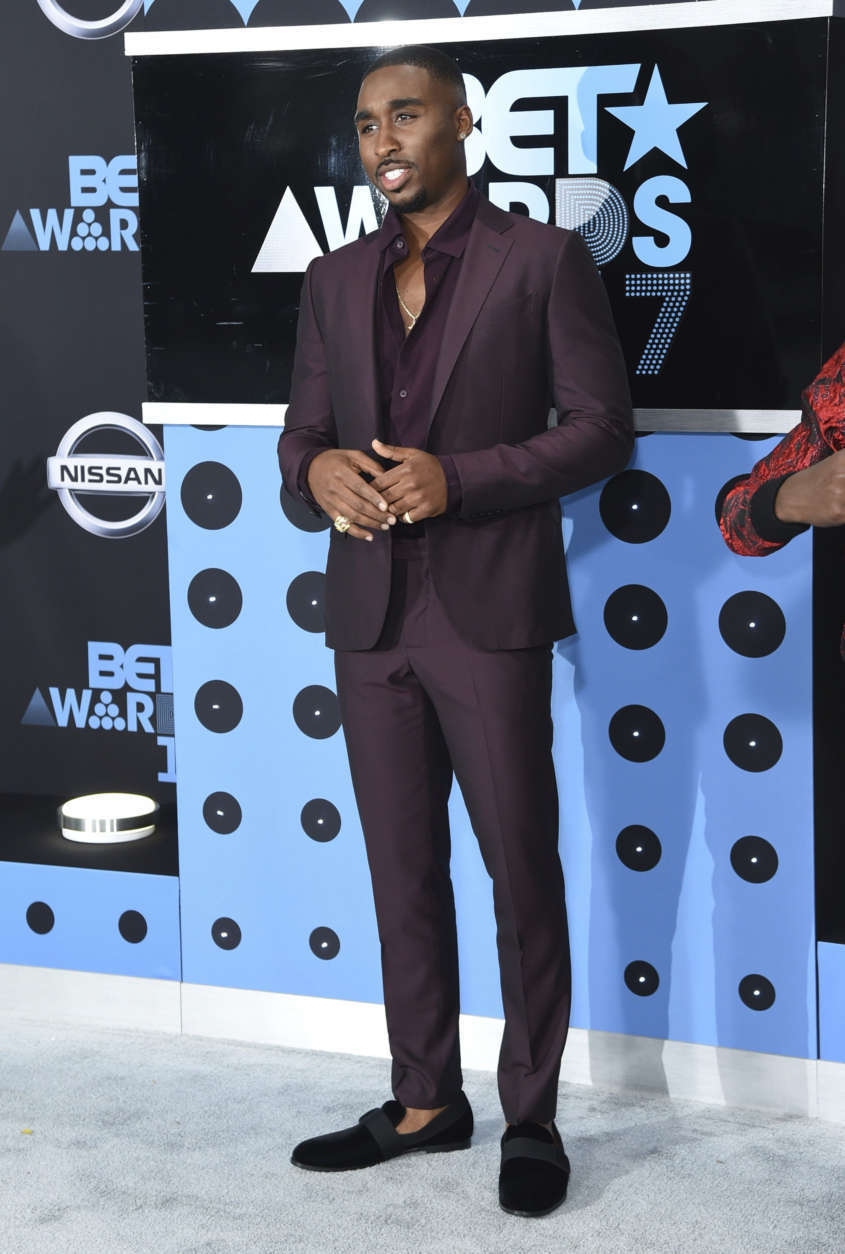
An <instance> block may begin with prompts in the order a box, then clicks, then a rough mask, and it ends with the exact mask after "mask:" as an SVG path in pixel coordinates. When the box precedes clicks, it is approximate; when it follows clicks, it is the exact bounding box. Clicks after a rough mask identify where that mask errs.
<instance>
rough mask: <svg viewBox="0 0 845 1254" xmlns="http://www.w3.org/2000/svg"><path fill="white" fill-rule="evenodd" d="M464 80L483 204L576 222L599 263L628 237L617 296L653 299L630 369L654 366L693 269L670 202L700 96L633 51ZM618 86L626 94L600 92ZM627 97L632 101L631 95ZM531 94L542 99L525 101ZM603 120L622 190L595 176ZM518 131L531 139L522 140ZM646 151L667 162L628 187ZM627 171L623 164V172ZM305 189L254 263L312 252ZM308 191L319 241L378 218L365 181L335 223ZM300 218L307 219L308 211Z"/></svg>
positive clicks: (373, 224) (293, 260)
mask: <svg viewBox="0 0 845 1254" xmlns="http://www.w3.org/2000/svg"><path fill="white" fill-rule="evenodd" d="M464 83H465V84H466V92H467V102H468V104H469V107H470V109H471V110H472V116H473V119H474V121H475V126H474V128H473V130H472V133H471V134H470V136H469V137H468V139H467V143H466V154H467V169H468V171H469V173H470V175H473V174H477V173H478V172H479V170H481V169H482V167H484V166H485V165H486V167H487V169H488V171H489V172H490V175H491V177H490V181H489V182H488V184H487V195H488V196H489V198H490V200H492V201H493V203H494V204H496V205H498V206H499V207H500V208H501V209H505V210H513V209H517V210H518V211H521V212H527V213H528V215H529V216H530V217H532V218H536V219H537V220H538V221H540V222H554V223H555V225H557V226H560V227H565V228H566V229H568V230H571V231H578V233H579V234H580V235H581V236H582V237H583V239H584V241H585V243H586V244H587V246H588V247H589V249H590V252H591V253H592V255H593V259H594V261H595V262H596V265H597V266H599V267H605V266H608V265H610V264H611V263H612V262H613V261H615V260H616V258H617V257H619V255H620V254H621V253H622V252H623V250H624V249H625V248H626V247H627V245H628V244H629V242H630V246H631V250H632V252H633V254H634V257H635V258H636V260H637V262H639V263H640V265H642V266H644V267H646V268H645V269H643V270H633V271H631V272H630V273H626V274H625V276H624V280H625V283H624V290H625V295H626V297H628V298H630V299H632V300H636V299H643V300H653V301H656V302H657V314H656V318H655V321H654V324H653V326H652V329H651V333H650V334H649V336H648V339H647V341H646V343H645V346H644V348H643V351H642V355H641V357H640V360H639V362H638V363H637V366H636V373H637V374H639V375H651V376H654V375H657V374H659V373H660V370H661V368H662V366H663V362H664V361H665V359H666V355H667V353H668V352H669V349H670V346H671V344H672V341H673V339H674V336H675V333H676V331H677V329H678V326H679V324H680V321H681V318H682V317H683V313H684V310H685V308H686V306H687V304H688V301H689V299H690V295H691V292H692V279H693V276H692V275H691V274H690V273H689V272H688V271H681V270H677V269H675V268H674V267H677V266H681V265H683V263H684V261H686V258H687V256H688V255H689V252H690V249H691V247H692V231H691V229H690V226H689V223H688V222H687V220H686V218H685V217H684V214H683V210H682V209H680V211H679V207H682V206H685V205H689V204H691V203H692V192H691V190H690V187H689V185H688V183H687V181H686V178H685V177H684V178H681V177H680V176H679V173H678V172H679V171H680V173H683V174H685V172H686V169H687V161H686V156H685V154H684V150H683V146H682V142H681V131H682V128H683V127H685V126H686V125H687V123H690V122H691V121H692V120H693V119H695V118H696V116H697V115H698V114H700V113H701V112H702V110H703V109H706V108H707V101H704V100H696V101H683V102H675V101H670V100H669V98H668V97H667V95H666V90H665V87H664V84H663V78H662V76H661V73H660V67H659V66H658V65H651V66H649V65H643V64H642V63H641V62H633V63H631V64H624V65H588V66H555V67H553V68H550V69H525V70H519V69H517V70H509V71H508V72H507V73H505V74H501V75H500V76H499V77H498V78H497V79H495V81H494V82H493V83H492V84H491V85H490V87H489V88H487V89H485V87H484V86H483V84H482V83H481V82H480V81H479V79H477V78H476V77H475V76H474V75H472V74H465V75H464ZM638 89H639V90H638ZM620 96H621V97H622V98H623V99H624V98H625V97H626V96H627V97H629V98H632V103H630V104H624V105H619V104H614V105H610V104H605V103H604V102H603V98H605V99H607V98H609V97H614V98H615V99H618V98H619V97H620ZM551 99H565V100H566V105H567V107H566V111H565V114H564V115H563V116H565V118H566V122H565V124H564V126H565V132H566V133H565V135H561V136H558V135H556V133H555V123H556V119H557V118H558V117H559V116H561V115H559V114H558V113H557V112H555V111H552V110H550V109H549V108H548V107H547V105H548V101H549V100H551ZM637 99H639V100H641V102H642V103H639V104H638V103H634V102H633V101H636V100H637ZM532 102H536V103H537V104H538V105H539V104H540V103H541V102H543V107H538V108H527V107H526V106H527V105H529V104H531V103H532ZM610 119H613V120H612V121H610ZM608 126H612V127H619V128H622V132H621V133H622V135H624V136H626V137H627V143H625V151H626V156H625V160H624V167H623V169H622V171H620V172H619V173H622V174H625V175H626V179H625V184H626V192H627V199H626V196H625V195H623V194H622V192H621V191H620V190H619V188H618V187H616V186H614V184H613V183H612V182H609V181H608V179H607V178H605V177H600V175H599V151H598V150H599V136H600V133H606V128H607V127H608ZM526 139H530V140H533V141H534V142H533V143H530V144H527V145H526V144H525V143H524V142H522V141H524V140H526ZM515 141H516V142H515ZM561 141H564V142H563V143H562V142H561ZM564 148H565V151H566V154H567V156H566V168H565V169H558V168H557V165H556V152H559V151H561V149H564ZM654 152H657V153H659V154H662V156H663V158H665V160H666V167H667V168H666V172H665V173H659V174H654V175H651V176H650V177H648V178H641V179H639V180H638V181H636V182H635V186H634V188H633V190H631V189H630V180H631V179H634V180H637V169H636V167H637V164H638V162H640V161H641V159H642V158H643V157H645V156H648V155H649V154H650V153H654ZM640 168H642V167H640ZM629 170H634V173H633V174H632V175H628V174H627V172H628V171H629ZM602 173H603V174H606V173H608V172H607V171H606V170H603V171H602ZM497 174H498V175H499V176H504V177H497ZM612 177H616V175H612ZM310 195H311V193H310V190H306V191H305V193H304V199H302V204H300V203H299V202H298V201H297V199H296V197H295V196H294V193H293V191H292V190H291V188H290V187H288V188H286V189H285V191H284V194H283V196H282V198H281V202H280V204H279V207H278V209H277V210H276V213H275V215H274V217H273V220H272V222H271V223H270V226H269V229H268V232H267V235H266V237H265V239H264V242H263V244H262V246H261V249H260V250H259V253H258V256H257V257H256V259H255V261H254V263H253V267H252V269H253V272H254V273H255V272H258V273H262V272H264V273H274V272H275V273H279V272H289V273H290V272H297V271H302V270H304V269H305V268H306V266H307V265H308V264H309V262H311V261H312V260H313V259H314V258H315V257H319V256H321V255H322V254H323V251H324V250H323V248H322V247H321V245H320V241H319V240H318V239H317V236H316V235H315V233H314V231H313V230H312V229H311V226H310V225H309V220H308V218H307V217H306V214H305V212H303V205H304V206H305V209H306V210H311V209H312V206H311V205H310V204H309V203H308V202H309V201H310ZM313 195H314V198H315V201H316V208H317V215H318V216H319V219H320V221H321V223H322V228H323V235H324V237H325V240H326V243H327V245H328V250H329V251H332V250H334V249H335V248H340V247H341V245H343V244H347V243H350V242H351V241H352V240H355V239H357V238H358V236H359V235H360V234H361V233H362V232H365V233H366V232H368V231H372V230H375V229H376V228H377V226H378V216H379V208H380V206H379V203H378V199H377V198H376V197H375V196H374V195H373V194H371V192H370V189H369V188H368V187H366V186H358V187H354V188H353V189H352V199H351V202H350V208H349V212H348V215H347V218H346V221H345V222H344V221H343V220H342V217H341V213H340V210H339V205H338V198H337V193H336V190H335V189H334V188H332V187H315V188H314V189H313ZM300 197H301V198H302V197H303V193H300ZM311 220H312V221H315V220H316V219H315V217H314V215H313V213H312V217H311Z"/></svg>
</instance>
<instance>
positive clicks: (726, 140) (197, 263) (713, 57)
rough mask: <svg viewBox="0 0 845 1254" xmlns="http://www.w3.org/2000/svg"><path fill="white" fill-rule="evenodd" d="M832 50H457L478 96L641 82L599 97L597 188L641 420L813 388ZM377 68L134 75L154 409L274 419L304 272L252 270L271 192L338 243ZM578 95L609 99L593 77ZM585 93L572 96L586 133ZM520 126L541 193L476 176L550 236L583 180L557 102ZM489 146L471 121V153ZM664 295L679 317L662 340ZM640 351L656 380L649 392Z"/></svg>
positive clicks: (492, 172) (333, 62)
mask: <svg viewBox="0 0 845 1254" xmlns="http://www.w3.org/2000/svg"><path fill="white" fill-rule="evenodd" d="M827 39H828V22H827V21H826V20H824V19H819V20H818V21H802V22H795V23H792V22H778V23H772V24H770V25H768V26H763V25H749V26H738V27H737V26H733V27H727V28H719V27H716V28H709V29H708V28H703V29H694V30H677V31H658V32H646V33H643V32H637V33H623V34H608V35H596V36H590V37H587V38H584V39H579V40H577V41H576V40H572V39H548V38H547V39H542V40H532V39H521V40H514V41H497V42H495V43H489V44H488V43H479V44H474V45H452V46H451V51H452V52H453V53H455V54H456V55H457V56H458V58H459V60H460V64H461V67H462V69H463V70H464V72H465V73H467V74H470V75H473V76H475V77H476V78H477V79H479V80H480V82H481V84H482V85H483V87H484V89H485V91H489V90H490V88H491V87H492V86H493V84H494V83H495V82H496V81H497V80H499V79H500V78H501V76H502V75H503V74H505V73H506V72H508V71H510V70H515V69H521V70H531V69H548V68H549V67H608V66H622V65H632V66H635V67H636V66H638V67H639V70H638V71H636V72H635V74H634V85H633V89H629V90H626V91H625V92H618V91H617V92H616V93H615V94H613V93H610V94H601V95H600V96H599V97H598V101H597V109H596V116H597V160H596V164H597V169H596V171H595V175H594V177H597V178H599V179H602V180H605V181H606V182H607V183H609V184H611V185H612V186H613V188H615V189H617V192H618V193H619V195H620V197H621V200H622V201H623V202H624V205H625V206H626V208H627V212H628V214H629V220H630V227H629V230H628V233H627V241H626V242H625V244H624V247H622V249H621V251H619V252H618V254H617V255H616V256H613V257H612V259H610V260H609V261H608V262H607V263H606V264H605V265H604V266H603V272H604V277H605V280H606V283H607V286H608V290H609V292H610V296H611V300H612V302H613V306H614V310H615V314H616V318H617V322H618V325H619V329H620V334H621V336H622V339H623V344H624V346H625V349H626V356H627V358H628V362H629V366H630V369H631V372H632V377H633V386H634V396H635V403H636V404H637V405H639V406H642V407H657V408H683V407H692V408H709V407H713V408H795V407H796V404H797V397H798V393H799V391H800V388H801V387H802V386H803V385H804V384H805V383H806V381H807V380H808V379H809V378H812V377H813V375H814V374H815V372H816V370H817V369H818V365H819V363H820V352H821V277H820V276H821V233H820V223H821V218H822V195H823V189H822V171H823V129H824V128H823V118H824V108H825V62H826V55H827ZM374 54H375V51H374V50H372V49H370V50H368V49H356V50H346V51H343V52H338V51H337V50H336V49H335V50H326V51H307V52H294V53H265V54H261V55H245V54H226V55H215V56H184V57H179V56H167V57H148V58H141V59H139V60H138V61H137V62H136V63H135V65H134V89H135V98H136V122H137V136H138V150H139V160H140V162H141V173H142V178H141V197H142V199H141V230H142V253H143V266H144V284H145V309H146V336H147V352H148V367H147V370H148V396H149V398H150V399H152V400H168V401H231V402H272V401H275V402H279V401H280V402H284V401H286V400H287V398H288V389H289V382H290V369H291V359H292V350H293V339H294V328H295V322H296V309H297V302H298V296H299V289H300V284H301V278H302V273H301V271H302V269H304V264H303V266H302V267H301V268H300V269H299V271H296V270H295V269H293V268H292V269H291V270H290V271H288V272H286V273H253V265H254V263H255V261H256V258H257V255H258V253H259V251H260V249H261V248H262V244H263V241H264V240H265V237H266V236H267V234H268V230H269V227H270V224H271V222H272V220H273V218H274V215H275V214H276V211H277V209H278V207H279V205H280V201H281V200H282V197H283V195H284V194H285V193H286V191H287V189H290V194H291V195H292V197H293V198H294V200H295V202H296V206H297V207H298V210H301V215H302V217H303V218H304V220H305V221H306V222H307V227H308V229H309V230H310V231H311V232H313V236H314V238H315V239H316V241H317V244H318V245H319V249H320V250H321V251H325V249H326V248H327V235H326V228H325V227H324V225H323V218H322V216H321V211H320V208H319V205H318V201H317V196H316V194H315V188H316V187H320V186H323V187H328V188H331V189H334V194H336V196H337V207H338V209H339V211H340V219H341V222H342V223H343V224H345V222H346V218H347V214H348V212H349V206H350V199H351V197H352V189H353V187H354V186H356V185H360V184H363V183H364V182H365V179H364V175H363V172H362V170H361V168H360V165H359V162H358V158H357V150H356V144H355V138H354V133H353V130H352V126H351V121H350V118H351V113H352V111H353V103H354V100H355V97H356V94H357V88H358V84H359V81H360V78H361V73H362V70H363V68H364V67H365V66H366V64H367V63H368V61H369V60H370V59H371V58H372V56H373V55H374ZM602 75H604V77H602ZM593 76H594V78H595V81H600V82H602V83H604V82H606V81H607V75H606V70H604V69H600V68H596V70H595V71H594V72H593ZM590 82H591V76H590V75H587V76H585V78H584V79H583V80H582V86H583V84H587V87H588V91H587V93H586V97H585V99H581V97H580V96H579V99H580V100H581V105H582V111H583V112H584V117H585V119H588V118H589V116H592V115H590V108H591V107H592V106H591V103H590V91H589V85H590ZM787 85H788V89H787ZM602 90H603V91H604V90H605V89H602ZM579 92H580V88H579ZM651 93H655V95H652V94H651ZM661 93H665V96H663V98H662V99H661ZM221 100H225V101H226V108H225V110H222V109H220V107H219V102H220V101H221ZM585 101H586V102H585ZM649 101H651V107H650V108H649V107H648V106H649ZM655 101H656V103H655ZM679 104H682V105H687V106H689V108H690V116H689V117H686V118H685V119H684V120H682V121H679V120H678V119H679V116H683V115H679V114H678V113H671V110H672V109H673V108H675V107H676V106H677V105H679ZM693 105H701V106H702V107H701V108H698V109H695V110H693V109H692V106H693ZM631 106H643V108H641V109H640V111H639V112H637V111H636V109H635V111H634V112H632V113H630V114H628V115H627V119H628V121H627V122H626V121H625V120H623V118H624V116H625V115H624V114H623V115H622V116H620V115H618V114H617V115H614V114H612V113H611V112H609V110H610V109H620V110H624V109H625V108H629V107H631ZM522 108H529V109H537V110H551V111H552V113H553V116H554V137H553V138H550V137H549V136H546V135H541V134H538V135H536V136H533V135H527V136H525V137H523V138H520V139H517V140H515V145H516V146H517V147H518V148H538V147H543V146H544V145H545V146H550V145H551V146H553V148H554V167H553V172H552V173H546V174H533V173H530V172H529V173H527V174H523V175H519V174H514V173H512V172H511V171H508V170H502V169H499V168H497V167H496V166H494V164H493V163H492V161H490V160H489V159H488V160H487V161H486V162H485V163H484V166H483V168H482V169H481V171H480V173H479V175H478V182H479V183H480V185H481V186H482V187H483V188H487V187H488V186H489V185H490V184H491V183H499V184H502V183H509V182H514V181H523V182H525V181H527V182H530V183H532V184H534V185H535V187H536V188H538V189H539V190H540V191H541V192H542V193H544V194H545V196H546V198H547V200H548V202H549V204H550V206H551V209H550V212H551V215H552V217H553V216H554V201H555V187H556V180H559V179H566V178H568V177H573V176H575V177H580V175H581V172H582V169H583V157H581V158H580V162H581V165H580V166H579V164H578V163H577V162H576V161H575V160H574V159H573V154H572V153H570V152H569V149H568V144H567V116H568V115H567V103H566V99H565V97H564V96H563V95H562V94H560V93H558V94H557V95H554V96H553V95H549V96H547V97H546V98H542V99H522V100H519V101H517V102H516V103H515V104H514V109H515V110H519V109H522ZM667 118H670V119H672V120H673V121H677V122H678V125H677V129H675V128H674V127H673V126H672V125H670V124H669V122H668V121H667ZM629 123H633V125H631V124H629ZM502 125H504V123H503V122H502V118H501V116H500V117H499V119H498V121H491V120H490V119H489V118H485V116H484V112H483V111H482V116H481V119H480V130H481V131H482V133H484V132H485V127H487V133H488V134H489V135H492V134H493V132H494V129H495V127H496V126H498V127H500V128H501V126H502ZM652 141H653V142H652ZM488 142H489V140H488ZM676 143H677V145H678V146H677V147H676V146H675V144H676ZM588 148H589V144H588V143H587V142H586V141H584V149H585V150H587V149H588ZM639 154H641V155H639ZM532 160H533V159H531V158H530V156H529V158H528V162H527V164H528V166H529V170H530V168H531V167H532ZM629 161H630V165H629V168H628V169H627V170H626V169H625V165H626V163H628V162H629ZM684 163H685V164H684ZM533 168H539V162H538V161H533ZM667 180H669V181H668V182H667ZM516 191H517V189H514V192H515V194H516ZM515 207H517V206H515ZM661 214H662V215H663V216H662V217H661ZM685 235H686V237H687V239H688V247H687V246H685V245H684V238H685ZM661 250H665V251H664V252H662V253H661ZM655 255H657V256H658V258H660V257H662V258H663V260H660V259H658V260H657V261H654V260H653V258H654V256H655ZM644 256H645V257H647V258H649V259H648V260H646V261H644V260H643V257H644ZM667 260H668V261H669V262H670V264H666V261H667ZM673 276H675V277H673ZM687 276H688V278H687ZM640 280H642V281H640ZM687 283H688V284H689V296H688V300H686V287H685V285H686V284H687ZM673 284H674V285H675V286H673ZM667 291H670V292H678V293H680V296H681V305H682V306H683V308H682V312H681V316H680V322H679V325H677V328H675V326H674V324H673V322H672V319H671V318H669V320H668V321H669V323H670V325H669V326H668V330H666V332H665V333H663V334H662V335H661V326H662V325H663V324H660V325H657V326H656V323H657V320H658V315H659V314H660V311H661V307H662V293H665V292H667ZM685 300H686V304H685V305H684V301H685ZM670 312H671V310H670ZM664 320H665V312H664ZM676 320H677V319H676ZM655 332H656V333H657V339H658V340H661V339H662V341H663V346H662V349H661V352H660V353H658V359H659V362H658V364H659V368H658V369H657V370H656V371H652V372H651V373H643V370H642V366H643V357H644V351H645V349H646V346H647V344H648V342H649V337H650V336H652V335H654V334H655ZM667 340H668V341H669V343H668V347H667V345H666V341H667ZM657 347H658V348H660V347H661V346H660V344H658V346H657Z"/></svg>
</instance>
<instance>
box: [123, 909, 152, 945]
mask: <svg viewBox="0 0 845 1254" xmlns="http://www.w3.org/2000/svg"><path fill="white" fill-rule="evenodd" d="M117 927H118V931H119V932H120V935H121V936H122V937H123V939H124V940H125V941H129V944H130V945H137V944H138V942H139V941H142V940H143V939H144V937H145V936H146V934H147V920H146V919H145V918H144V916H143V915H142V914H139V912H138V911H137V910H124V912H123V914H122V915H121V916H120V918H119V919H118V921H117Z"/></svg>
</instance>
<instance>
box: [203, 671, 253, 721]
mask: <svg viewBox="0 0 845 1254" xmlns="http://www.w3.org/2000/svg"><path fill="white" fill-rule="evenodd" d="M194 710H195V712H196V716H197V718H198V719H199V721H200V722H201V723H202V725H203V727H207V728H208V730H209V731H213V732H230V731H231V730H232V728H234V727H237V725H238V723H239V722H240V721H241V718H242V717H243V712H244V704H243V701H242V700H241V697H240V693H239V692H238V691H237V689H236V688H233V687H232V685H231V684H227V683H226V682H225V680H223V679H210V680H209V681H208V683H207V684H203V686H202V687H201V688H200V690H199V691H198V693H197V695H196V696H195V697H194Z"/></svg>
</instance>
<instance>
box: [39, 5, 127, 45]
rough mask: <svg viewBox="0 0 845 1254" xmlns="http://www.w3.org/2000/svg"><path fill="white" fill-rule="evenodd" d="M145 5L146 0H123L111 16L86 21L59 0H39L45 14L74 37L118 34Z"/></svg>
mask: <svg viewBox="0 0 845 1254" xmlns="http://www.w3.org/2000/svg"><path fill="white" fill-rule="evenodd" d="M143 6H144V0H123V4H122V5H121V6H120V8H118V9H115V11H114V13H112V14H111V16H110V17H100V18H97V20H96V21H93V22H84V21H83V20H82V19H81V18H79V17H71V15H70V14H69V13H68V12H67V11H66V10H65V9H63V8H62V6H61V5H60V4H59V2H58V0H38V7H39V9H40V10H41V12H42V13H43V14H44V16H45V17H46V18H47V19H48V20H49V21H51V22H52V23H53V25H54V26H57V27H58V28H59V30H61V31H64V33H65V34H66V35H73V37H74V39H107V38H108V36H109V35H116V34H117V33H118V31H122V30H126V27H127V26H128V25H129V23H130V22H132V21H134V20H135V18H136V17H137V16H138V14H139V13H140V11H141V9H142V8H143Z"/></svg>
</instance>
